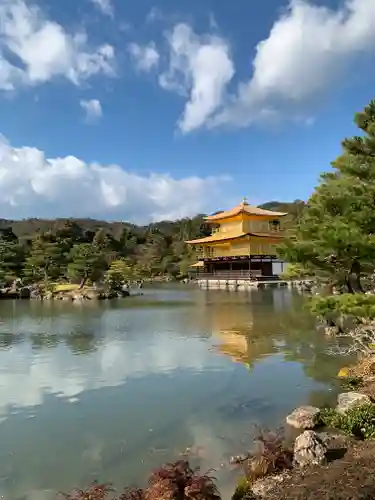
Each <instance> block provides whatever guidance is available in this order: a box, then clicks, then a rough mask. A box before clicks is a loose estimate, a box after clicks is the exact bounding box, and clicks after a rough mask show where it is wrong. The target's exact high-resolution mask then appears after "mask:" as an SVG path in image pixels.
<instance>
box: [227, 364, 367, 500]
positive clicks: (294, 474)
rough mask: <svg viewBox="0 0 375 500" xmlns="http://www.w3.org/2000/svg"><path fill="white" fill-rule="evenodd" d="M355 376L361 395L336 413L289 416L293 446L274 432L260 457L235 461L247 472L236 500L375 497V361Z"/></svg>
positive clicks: (352, 372)
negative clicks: (373, 476)
mask: <svg viewBox="0 0 375 500" xmlns="http://www.w3.org/2000/svg"><path fill="white" fill-rule="evenodd" d="M369 366H370V367H371V369H370V370H369V369H368V367H369ZM365 367H366V368H365ZM354 376H357V377H360V379H361V381H362V382H361V386H360V390H359V391H358V392H357V390H355V391H354V390H353V391H348V392H342V393H340V394H339V395H338V398H337V405H336V407H335V408H332V409H321V408H317V407H312V406H302V407H299V408H296V409H295V410H294V411H293V412H292V413H291V414H290V415H288V416H287V417H286V428H289V429H292V430H293V431H294V432H295V434H296V438H295V439H294V443H293V445H292V446H287V445H285V444H284V442H283V441H282V440H281V439H280V438H277V436H276V435H275V434H272V433H268V435H267V434H266V435H265V438H260V443H261V445H262V446H261V447H260V448H259V447H258V450H257V452H255V453H248V454H246V455H240V456H236V457H232V459H231V463H232V464H237V465H238V466H239V467H241V469H242V470H243V472H244V480H243V481H242V482H241V483H240V484H239V486H238V487H237V489H236V491H235V493H234V495H233V496H232V500H241V499H246V500H262V499H267V500H281V499H287V498H288V499H301V500H302V499H310V498H311V499H312V498H314V499H315V498H319V499H327V500H328V499H330V500H333V499H344V498H345V499H349V498H350V499H360V498H363V499H365V498H375V480H372V479H371V477H372V475H373V473H374V471H375V466H374V465H373V460H374V456H375V418H374V417H375V403H374V399H373V397H374V395H375V357H372V358H371V359H368V358H365V359H362V360H361V361H360V362H359V363H358V364H357V365H355V366H353V367H351V368H350V369H347V370H346V377H347V378H349V377H354ZM358 380H359V379H358ZM327 416H328V417H330V418H331V420H329V419H327ZM332 416H334V418H332ZM327 421H328V425H327ZM331 422H333V423H334V425H330V424H331ZM339 423H340V425H341V428H339ZM369 436H370V438H369ZM258 444H259V438H258ZM363 488H365V490H366V493H365V495H364V496H363V491H362V489H363Z"/></svg>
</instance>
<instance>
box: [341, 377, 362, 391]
mask: <svg viewBox="0 0 375 500" xmlns="http://www.w3.org/2000/svg"><path fill="white" fill-rule="evenodd" d="M362 385H363V379H362V378H361V377H350V376H349V377H345V378H343V379H342V382H341V386H342V388H343V389H345V390H347V391H355V390H356V389H358V388H359V387H361V386H362Z"/></svg>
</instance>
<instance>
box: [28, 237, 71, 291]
mask: <svg viewBox="0 0 375 500" xmlns="http://www.w3.org/2000/svg"><path fill="white" fill-rule="evenodd" d="M63 266H64V255H63V252H62V248H61V246H60V245H59V243H58V242H57V241H56V239H55V237H54V236H53V235H52V234H51V233H46V234H42V235H38V236H37V237H36V238H35V239H34V240H33V241H32V246H31V252H30V255H29V256H28V258H27V259H26V262H25V268H24V274H25V277H26V278H29V279H30V280H37V281H39V280H44V281H46V282H47V281H48V280H50V279H52V280H56V279H58V278H59V277H60V276H61V275H62V273H63Z"/></svg>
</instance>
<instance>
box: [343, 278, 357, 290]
mask: <svg viewBox="0 0 375 500" xmlns="http://www.w3.org/2000/svg"><path fill="white" fill-rule="evenodd" d="M345 285H346V288H347V289H348V293H355V292H354V290H353V287H352V283H351V279H350V274H349V275H348V276H345Z"/></svg>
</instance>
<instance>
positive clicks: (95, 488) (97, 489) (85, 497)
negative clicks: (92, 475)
mask: <svg viewBox="0 0 375 500" xmlns="http://www.w3.org/2000/svg"><path fill="white" fill-rule="evenodd" d="M113 491H114V490H113V489H112V488H111V485H110V484H107V483H106V484H98V483H93V484H92V485H90V486H89V487H88V488H87V489H85V490H79V489H75V490H73V491H72V492H71V493H61V496H62V497H63V498H65V500H105V499H106V498H107V497H108V495H109V494H110V493H112V492H113Z"/></svg>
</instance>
